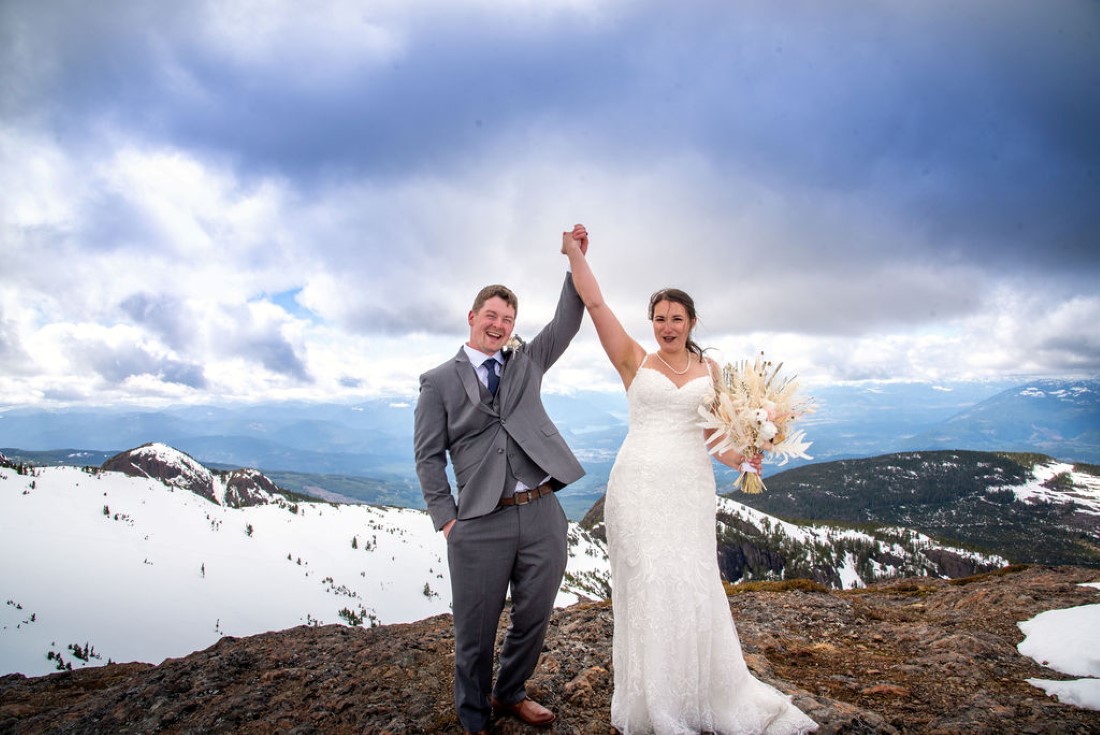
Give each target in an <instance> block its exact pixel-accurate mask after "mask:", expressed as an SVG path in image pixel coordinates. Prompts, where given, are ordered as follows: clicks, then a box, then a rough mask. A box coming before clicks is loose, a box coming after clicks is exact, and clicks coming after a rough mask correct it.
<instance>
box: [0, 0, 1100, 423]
mask: <svg viewBox="0 0 1100 735" xmlns="http://www.w3.org/2000/svg"><path fill="white" fill-rule="evenodd" d="M0 191H2V192H3V193H2V194H0V269H2V270H0V273H2V275H0V406H2V405H8V406H11V405H26V404H39V405H53V404H97V405H102V404H117V403H134V402H146V403H150V402H153V403H155V402H200V401H201V402H206V401H223V400H259V399H265V400H266V399H284V398H299V399H316V400H343V399H354V398H355V397H361V396H368V395H379V394H412V393H414V392H415V389H416V376H417V375H418V374H419V373H420V372H422V371H423V370H425V369H427V368H428V367H431V366H432V365H434V364H436V363H438V362H440V361H441V360H443V359H445V358H447V357H449V356H450V355H452V354H453V353H454V352H455V351H456V350H457V349H458V346H459V344H460V343H461V341H462V340H463V339H464V337H465V336H466V333H467V326H466V320H465V318H466V312H467V310H468V309H469V303H470V300H471V299H472V296H473V294H474V293H475V292H476V290H477V289H478V288H479V287H480V286H482V285H484V284H486V283H490V282H503V283H506V284H508V285H510V286H511V287H512V288H513V289H515V290H516V291H517V292H518V293H519V294H520V312H519V319H518V330H517V331H519V332H520V333H522V334H524V335H527V336H530V335H531V334H533V333H534V331H536V330H537V329H538V328H539V327H540V326H541V325H542V324H543V323H544V322H545V320H546V319H547V318H548V317H549V315H550V313H551V311H552V308H553V304H554V301H555V299H556V296H557V292H558V289H559V287H560V281H561V278H562V277H563V274H564V268H565V262H564V258H563V257H562V256H561V255H560V254H559V253H558V247H559V245H560V241H561V232H562V231H563V230H566V229H569V228H570V227H571V226H572V225H573V224H574V223H576V222H583V223H584V224H586V225H587V226H588V228H589V231H590V233H591V238H592V244H591V252H590V260H591V261H592V263H593V267H594V269H595V270H596V272H597V274H598V275H600V276H601V277H602V281H603V284H604V290H605V293H606V295H607V297H608V300H609V302H610V303H611V304H612V305H613V306H614V307H616V309H617V311H618V312H619V314H620V315H621V317H622V319H623V321H624V323H625V324H626V325H627V327H628V329H629V330H630V331H631V332H632V333H634V334H635V336H636V337H637V338H638V339H639V340H640V341H642V342H643V344H652V340H651V334H650V332H649V327H648V323H647V322H646V321H645V318H644V316H645V313H644V312H645V306H646V301H647V298H648V296H649V294H650V293H651V292H652V291H654V290H656V289H658V288H661V287H664V286H670V285H674V286H679V287H681V288H684V289H686V290H688V291H690V292H691V293H692V294H693V295H694V296H695V297H696V300H697V302H698V305H699V309H700V316H701V323H700V325H699V338H700V341H701V342H702V343H703V344H705V345H710V346H713V347H715V348H717V350H716V352H715V353H714V354H715V356H717V357H720V358H724V359H734V358H737V357H741V356H745V355H749V354H752V353H753V352H755V351H757V350H765V351H766V352H767V353H768V354H769V356H771V357H774V358H777V359H783V360H785V361H786V363H787V364H788V365H790V366H794V367H795V368H796V369H797V372H799V374H800V375H802V376H804V378H806V379H808V380H812V381H836V380H883V379H917V380H932V381H948V380H963V379H978V378H1003V377H1008V376H1017V375H1019V376H1095V375H1097V374H1098V373H1100V326H1098V325H1100V289H1098V288H1097V284H1098V276H1100V2H1097V1H1096V0H1045V1H1044V2H1042V3H1037V2H1033V0H982V1H966V0H964V1H963V2H958V1H957V0H951V1H947V0H922V1H921V2H903V1H901V0H891V1H886V0H858V1H856V0H829V1H824V0H803V1H798V0H794V1H791V2H783V3H776V2H772V1H771V0H761V1H760V2H742V1H740V0H738V1H733V0H720V1H713V2H711V1H707V0H700V1H699V2H686V3H669V2H665V1H657V0H653V1H650V0H638V1H636V2H627V1H626V0H617V1H611V0H383V1H377V2H376V1H373V0H371V1H365V0H364V1H359V2H350V1H348V2H345V1H343V0H321V1H320V2H311V3H302V2H297V1H296V0H287V1H286V2H279V1H278V0H271V1H260V0H210V1H209V2H203V1H202V0H196V1H194V2H186V3H176V2H168V1H165V2H149V1H148V0H133V1H127V0H118V1H110V0H103V1H102V2H83V1H80V2H78V1H76V0H73V1H69V0H47V1H43V0H3V1H2V2H0ZM551 377H552V380H551V381H550V384H549V386H548V387H549V388H551V389H552V390H560V391H568V390H571V389H575V388H578V387H581V386H588V387H598V388H607V389H609V390H612V389H616V383H615V381H616V377H615V374H614V372H613V371H612V370H611V368H610V367H609V366H608V365H607V364H606V361H605V358H604V357H603V355H602V352H600V350H599V347H598V344H597V342H596V341H595V335H594V333H593V331H592V329H591V327H590V326H588V325H587V324H586V326H585V328H584V330H583V331H582V333H581V336H580V337H579V338H578V340H577V342H576V343H575V345H574V347H573V348H572V349H571V350H570V352H569V353H568V354H567V356H566V358H565V359H564V360H563V362H562V363H561V364H560V365H559V366H558V367H557V368H556V369H555V370H554V371H552V373H551Z"/></svg>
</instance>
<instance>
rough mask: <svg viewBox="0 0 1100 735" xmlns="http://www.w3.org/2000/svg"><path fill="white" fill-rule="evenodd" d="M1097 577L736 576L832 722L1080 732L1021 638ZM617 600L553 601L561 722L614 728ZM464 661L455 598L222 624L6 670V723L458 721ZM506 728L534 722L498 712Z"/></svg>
mask: <svg viewBox="0 0 1100 735" xmlns="http://www.w3.org/2000/svg"><path fill="white" fill-rule="evenodd" d="M1097 579H1100V573H1098V572H1097V571H1096V570H1089V569H1082V568H1074V567H1059V568H1052V567H1011V568H1007V569H1004V570H1000V571H998V572H994V573H991V574H985V575H980V576H977V577H971V578H965V579H959V580H953V581H947V580H940V579H911V580H894V581H890V582H884V583H879V584H874V585H871V586H870V587H868V588H866V589H860V590H851V591H827V590H825V589H824V588H822V587H819V586H814V585H812V584H809V583H805V582H803V583H801V584H798V583H792V582H788V583H758V584H755V585H742V586H738V587H732V588H729V590H728V591H729V593H730V596H729V601H730V607H731V611H732V613H733V616H734V619H735V621H736V622H737V625H738V629H739V634H740V637H741V641H742V645H743V648H744V650H745V654H746V660H747V662H748V664H749V666H750V668H751V669H752V671H753V672H754V674H755V675H756V676H758V677H759V678H761V679H763V680H765V681H767V682H769V683H771V684H773V685H775V686H777V687H778V688H780V689H781V690H782V691H784V692H786V693H788V694H790V695H792V696H793V698H794V701H795V703H796V704H797V705H798V706H799V707H800V708H802V709H803V710H804V711H805V712H807V714H809V715H810V716H811V717H813V718H814V719H815V720H816V721H817V722H818V723H819V725H820V729H819V733H820V735H834V734H839V733H850V734H867V733H884V734H894V735H898V734H901V733H912V734H918V733H919V734H927V735H948V734H949V733H951V734H955V733H970V734H973V735H985V734H990V735H992V734H993V733H1003V732H1006V731H1012V732H1016V733H1027V734H1030V735H1045V734H1048V733H1049V734H1050V735H1055V734H1057V735H1085V733H1094V732H1098V731H1100V712H1096V711H1090V710H1085V709H1079V708H1076V707H1073V706H1070V705H1066V704H1061V703H1059V702H1057V701H1055V700H1054V699H1053V698H1051V697H1048V696H1046V695H1045V694H1044V693H1043V692H1042V691H1041V690H1040V689H1037V688H1035V687H1033V686H1031V685H1030V684H1028V683H1026V681H1025V680H1026V679H1028V678H1029V677H1039V678H1048V679H1049V678H1065V677H1059V675H1058V674H1057V673H1055V672H1052V671H1051V670H1049V669H1046V668H1045V667H1043V666H1042V665H1040V664H1039V663H1037V662H1035V661H1033V660H1031V659H1029V658H1026V657H1024V656H1021V655H1020V654H1019V653H1018V652H1017V651H1016V644H1017V643H1018V642H1019V641H1020V640H1021V638H1022V635H1021V634H1020V631H1019V629H1018V627H1017V623H1018V622H1020V621H1022V620H1026V619H1029V618H1031V617H1033V616H1034V615H1036V614H1038V613H1039V612H1042V611H1045V610H1049V609H1055V608H1063V607H1073V606H1079V605H1084V604H1091V603H1096V602H1097V600H1098V598H1100V593H1098V592H1097V590H1095V589H1093V588H1088V587H1082V586H1080V585H1081V584H1082V583H1085V582H1094V581H1096V580H1097ZM613 612H614V611H613V609H612V607H611V606H610V604H609V603H607V602H595V603H580V604H577V605H573V606H571V607H568V608H564V609H560V610H558V611H556V612H555V614H554V618H553V620H552V623H551V626H550V631H549V635H548V638H547V643H546V648H545V651H544V653H543V656H542V660H541V662H540V664H539V667H538V669H537V670H536V672H535V675H534V677H533V678H532V679H531V681H530V683H529V693H530V694H531V696H533V697H535V698H537V699H539V700H540V701H542V702H544V703H546V704H547V705H548V706H550V707H552V708H553V709H554V710H555V711H556V712H557V714H558V718H559V719H558V721H557V722H556V723H555V725H554V727H553V728H552V729H551V730H550V732H556V733H601V734H604V733H608V732H610V723H609V707H610V696H611V681H612V672H611V631H612V615H613ZM501 632H503V630H502V631H501ZM452 666H453V642H452V639H451V620H450V616H449V615H440V616H436V617H433V618H428V619H426V620H422V621H420V622H417V623H411V624H406V625H392V626H382V627H379V628H374V629H363V628H355V627H348V626H339V625H327V626H300V627H296V628H291V629H289V630H283V631H279V632H273V633H266V634H263V635H256V636H249V637H244V638H231V637H226V638H223V639H222V640H220V641H219V642H218V643H216V644H215V645H213V646H211V647H210V648H208V649H206V650H203V651H199V652H196V653H193V654H191V655H189V656H184V657H182V658H176V659H169V660H167V661H165V662H164V663H162V664H160V665H159V666H151V665H149V664H140V663H125V664H113V665H109V666H103V667H98V668H94V669H83V670H78V671H72V672H63V673H59V674H53V675H50V676H45V677H38V678H30V679H28V678H25V677H23V676H19V675H9V676H5V677H0V733H5V734H10V735H26V734H28V733H36V734H37V733H44V734H50V735H52V734H57V735H61V734H62V733H65V734H67V735H91V734H92V733H95V734H97V735H98V734H99V733H105V732H111V733H117V734H118V735H127V734H130V733H149V732H158V733H164V734H165V735H174V734H176V733H179V734H182V733H199V732H202V733H211V734H217V733H242V734H246V735H247V734H251V733H256V734H259V733H263V734H264V735H267V733H271V732H288V733H301V734H305V733H314V734H316V735H323V734H327V733H332V734H334V735H343V734H344V733H356V734H357V735H360V734H362V733H436V732H456V731H457V730H458V728H457V725H456V721H455V718H454V712H453V706H452V704H451V686H452V684H451V670H452ZM494 732H496V733H507V734H514V733H527V732H535V731H534V730H530V729H529V728H525V727H523V726H522V725H520V724H519V723H517V722H516V721H514V720H510V719H502V720H498V721H497V722H496V724H495V726H494Z"/></svg>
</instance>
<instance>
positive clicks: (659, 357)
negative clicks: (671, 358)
mask: <svg viewBox="0 0 1100 735" xmlns="http://www.w3.org/2000/svg"><path fill="white" fill-rule="evenodd" d="M653 354H654V355H655V356H656V357H657V359H658V360H660V361H661V362H664V363H665V367H666V368H668V369H669V370H671V371H672V373H673V375H683V374H684V373H686V372H687V371H688V370H690V369H691V353H690V352H689V353H688V355H687V359H688V361H687V365H684V369H683V370H677V369H676V368H674V367H672V366H671V365H669V364H668V363H667V362H665V358H663V357H661V353H660V352H654V353H653Z"/></svg>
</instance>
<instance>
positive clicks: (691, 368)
mask: <svg viewBox="0 0 1100 735" xmlns="http://www.w3.org/2000/svg"><path fill="white" fill-rule="evenodd" d="M578 227H580V226H578ZM585 236H587V232H585V231H584V229H583V227H580V229H579V230H578V229H574V230H573V232H571V233H562V252H563V253H565V254H566V255H567V256H568V257H569V264H570V268H571V270H572V272H573V284H574V285H575V286H576V289H577V292H578V293H579V294H580V296H581V298H582V299H583V300H584V305H585V307H586V308H587V310H588V313H589V314H590V315H591V317H592V321H593V323H594V324H595V326H596V333H597V334H598V335H599V338H600V343H601V344H602V345H603V348H604V351H605V352H606V353H607V356H608V358H609V359H610V360H611V364H612V365H614V367H615V369H616V370H617V371H618V373H619V376H620V377H621V378H622V381H623V386H624V387H625V388H626V395H627V403H628V406H629V410H630V422H629V429H628V433H627V436H626V439H625V441H624V442H623V446H622V448H621V449H620V450H619V455H618V457H617V459H616V460H615V465H614V467H613V468H612V470H611V476H610V479H609V481H608V485H607V497H606V499H605V503H604V522H605V525H606V528H607V543H608V552H609V555H610V557H611V575H612V579H611V581H612V595H611V601H612V609H613V610H614V617H615V633H614V640H613V644H612V667H613V669H614V692H613V694H612V698H611V723H612V725H614V726H615V727H616V728H617V729H618V730H619V731H620V732H622V733H623V734H624V735H634V734H635V733H658V734H659V735H664V734H665V733H677V734H679V733H699V732H713V733H722V734H723V735H732V734H733V733H769V734H774V733H804V732H809V731H812V730H815V729H817V725H816V724H815V723H814V722H813V720H811V719H810V718H809V717H807V716H806V715H805V714H803V713H802V712H801V711H800V710H798V709H797V708H796V707H795V706H794V705H793V704H791V702H790V699H789V698H788V697H787V696H785V695H784V694H782V693H781V692H779V691H778V690H776V689H774V688H773V687H771V686H768V685H767V684H765V683H763V682H761V681H759V680H757V679H756V678H754V677H753V676H752V674H751V673H749V670H748V667H747V666H746V665H745V660H744V657H743V656H742V653H741V643H740V641H739V640H738V638H737V630H736V628H735V626H734V623H733V618H732V617H731V615H730V609H729V601H728V600H727V599H726V595H725V591H724V590H723V588H722V582H721V577H720V575H719V572H718V559H717V546H716V541H715V511H716V501H715V492H716V487H715V480H714V470H713V467H712V466H711V461H710V455H709V454H708V453H707V451H706V447H705V446H704V438H705V437H704V433H703V430H702V429H701V428H699V427H698V423H699V420H700V419H699V415H698V408H699V407H700V406H702V405H705V404H706V403H708V402H709V401H711V400H712V399H713V398H714V383H713V380H714V375H715V370H716V365H715V364H714V362H713V361H712V360H710V359H709V358H706V357H704V356H703V351H702V349H701V348H700V347H699V345H697V344H696V343H695V341H694V340H693V339H692V329H693V328H694V326H695V319H696V316H695V304H694V302H693V301H692V299H691V297H690V296H688V295H687V294H686V293H684V292H683V291H680V290H678V289H666V290H663V291H658V292H657V293H655V294H654V295H653V297H652V298H651V299H650V302H649V318H650V320H651V321H652V322H653V336H654V338H655V339H656V341H657V350H656V351H655V352H653V353H652V354H647V353H646V350H645V349H644V348H643V347H642V346H641V345H640V344H638V342H636V341H635V340H634V339H632V338H631V337H630V336H629V335H627V333H626V331H625V330H624V329H623V327H622V325H621V324H620V322H619V320H618V318H617V317H616V316H615V314H614V313H613V312H612V311H611V309H610V308H609V307H608V306H607V304H606V303H604V300H603V296H602V294H601V293H600V288H599V284H598V283H597V281H596V278H595V276H594V275H593V273H592V270H591V268H590V267H589V265H588V263H587V261H586V259H585V256H584V253H583V252H582V251H581V249H580V240H579V239H575V238H580V237H585ZM718 459H719V461H721V462H723V463H725V464H728V465H730V466H733V467H737V466H739V465H740V464H741V462H742V461H744V460H745V459H746V458H745V457H743V456H741V454H739V453H737V452H733V451H731V452H728V453H726V454H724V455H721V456H719V457H718ZM750 461H751V462H754V463H755V465H756V467H757V469H759V465H760V459H759V457H754V458H750Z"/></svg>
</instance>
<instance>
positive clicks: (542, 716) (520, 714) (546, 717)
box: [491, 697, 554, 727]
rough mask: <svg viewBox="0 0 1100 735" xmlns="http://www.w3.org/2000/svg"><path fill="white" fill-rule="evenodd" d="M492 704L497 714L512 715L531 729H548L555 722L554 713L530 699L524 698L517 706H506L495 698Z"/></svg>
mask: <svg viewBox="0 0 1100 735" xmlns="http://www.w3.org/2000/svg"><path fill="white" fill-rule="evenodd" d="M491 704H492V705H493V711H494V712H496V713H497V714H500V713H504V714H508V715H511V716H512V717H515V718H516V719H517V720H519V721H520V722H522V723H523V724H525V725H530V726H531V727H546V726H547V725H549V724H550V723H551V722H553V721H554V713H553V712H551V711H550V710H548V709H546V708H545V707H543V706H542V705H541V704H539V703H538V702H536V701H535V700H533V699H531V698H530V697H524V698H523V699H521V700H519V701H518V702H516V703H515V704H504V703H503V702H501V701H498V700H497V699H496V698H493V699H492V700H491Z"/></svg>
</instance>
